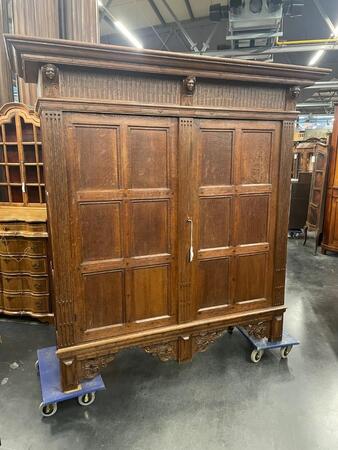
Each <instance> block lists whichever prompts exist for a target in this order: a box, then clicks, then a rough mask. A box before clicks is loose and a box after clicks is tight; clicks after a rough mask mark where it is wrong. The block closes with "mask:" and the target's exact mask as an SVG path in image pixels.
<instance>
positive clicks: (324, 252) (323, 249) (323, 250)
mask: <svg viewBox="0 0 338 450" xmlns="http://www.w3.org/2000/svg"><path fill="white" fill-rule="evenodd" d="M321 251H322V255H326V250H325V248H323V247H322V250H321Z"/></svg>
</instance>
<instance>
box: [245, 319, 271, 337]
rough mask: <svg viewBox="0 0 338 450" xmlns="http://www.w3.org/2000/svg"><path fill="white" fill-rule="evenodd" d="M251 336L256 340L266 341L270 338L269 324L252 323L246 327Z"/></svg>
mask: <svg viewBox="0 0 338 450" xmlns="http://www.w3.org/2000/svg"><path fill="white" fill-rule="evenodd" d="M245 329H246V330H247V332H248V334H249V336H253V337H255V338H256V339H264V338H267V337H268V336H269V323H268V322H256V323H250V324H249V325H247V326H246V327H245Z"/></svg>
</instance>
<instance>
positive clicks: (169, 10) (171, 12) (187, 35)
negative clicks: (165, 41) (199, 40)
mask: <svg viewBox="0 0 338 450" xmlns="http://www.w3.org/2000/svg"><path fill="white" fill-rule="evenodd" d="M162 3H163V4H164V6H165V7H166V8H167V10H168V12H169V14H170V15H171V17H172V18H173V19H174V21H175V23H176V25H177V26H178V28H179V29H180V31H181V33H182V34H183V36H184V37H185V39H186V40H187V41H188V42H189V45H190V50H193V51H194V52H195V53H199V50H198V47H197V44H196V42H194V41H193V40H192V39H191V37H190V36H189V33H188V32H187V30H186V29H185V28H184V26H183V25H182V24H181V22H180V21H179V19H178V18H177V16H176V14H175V13H174V11H173V10H172V9H171V7H170V6H169V4H168V2H167V0H162Z"/></svg>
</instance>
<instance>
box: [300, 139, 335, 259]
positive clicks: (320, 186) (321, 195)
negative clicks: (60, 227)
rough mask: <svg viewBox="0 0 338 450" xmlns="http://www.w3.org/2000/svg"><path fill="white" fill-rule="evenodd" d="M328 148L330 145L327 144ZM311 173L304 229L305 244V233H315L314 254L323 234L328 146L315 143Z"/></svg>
mask: <svg viewBox="0 0 338 450" xmlns="http://www.w3.org/2000/svg"><path fill="white" fill-rule="evenodd" d="M329 146H330V144H329ZM313 159H314V161H313V172H312V179H311V186H310V194H309V204H308V212H307V218H306V224H305V228H304V232H305V239H304V245H305V244H306V239H307V232H308V230H310V231H315V232H316V238H315V239H316V241H315V254H316V253H317V247H318V245H320V242H321V240H322V234H323V221H324V207H325V198H326V189H327V169H328V145H326V144H324V143H321V142H317V143H316V144H315V146H314V151H313Z"/></svg>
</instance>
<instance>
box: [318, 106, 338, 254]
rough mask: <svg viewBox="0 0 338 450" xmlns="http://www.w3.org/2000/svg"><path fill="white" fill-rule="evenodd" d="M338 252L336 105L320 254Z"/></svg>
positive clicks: (337, 121)
mask: <svg viewBox="0 0 338 450" xmlns="http://www.w3.org/2000/svg"><path fill="white" fill-rule="evenodd" d="M328 250H329V251H332V252H338V105H336V107H335V119H334V124H333V132H332V137H331V145H330V148H329V174H328V184H327V195H326V203H325V214H324V229H323V242H322V252H323V253H324V254H325V253H326V252H327V251H328Z"/></svg>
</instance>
